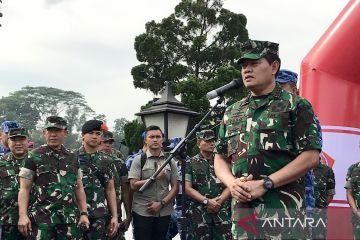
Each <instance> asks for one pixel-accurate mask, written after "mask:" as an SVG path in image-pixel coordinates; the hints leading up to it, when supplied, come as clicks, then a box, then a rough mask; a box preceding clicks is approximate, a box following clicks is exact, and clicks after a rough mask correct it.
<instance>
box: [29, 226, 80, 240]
mask: <svg viewBox="0 0 360 240" xmlns="http://www.w3.org/2000/svg"><path fill="white" fill-rule="evenodd" d="M27 239H28V240H35V239H37V240H38V239H40V240H53V239H54V240H55V239H56V240H62V239H64V240H65V239H66V240H68V239H69V240H75V239H82V232H81V231H80V229H78V228H77V225H76V224H75V223H73V224H47V223H35V224H34V223H33V224H32V231H31V232H30V234H29V236H28V237H27Z"/></svg>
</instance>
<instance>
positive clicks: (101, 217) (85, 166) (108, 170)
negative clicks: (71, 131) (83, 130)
mask: <svg viewBox="0 0 360 240" xmlns="http://www.w3.org/2000/svg"><path fill="white" fill-rule="evenodd" d="M77 155H78V159H79V162H80V168H81V170H82V172H83V179H82V181H83V184H84V190H85V194H86V204H87V209H88V212H89V221H90V229H89V230H88V231H87V235H89V236H91V239H105V238H106V236H105V234H106V225H105V223H106V218H107V217H109V214H110V213H109V212H108V206H107V203H106V195H105V186H106V184H107V183H108V182H109V181H110V180H113V179H114V172H113V169H114V166H113V160H112V159H111V158H110V156H108V155H105V154H104V153H101V152H96V153H92V154H89V153H86V152H85V149H84V147H81V148H80V149H79V150H78V151H77ZM92 167H94V168H92ZM115 177H117V176H115Z"/></svg>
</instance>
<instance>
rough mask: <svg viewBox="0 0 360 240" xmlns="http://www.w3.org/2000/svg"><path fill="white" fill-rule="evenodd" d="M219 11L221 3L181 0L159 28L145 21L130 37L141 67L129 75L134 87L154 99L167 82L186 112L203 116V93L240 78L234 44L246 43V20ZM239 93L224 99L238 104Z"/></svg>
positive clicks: (205, 106) (206, 106)
mask: <svg viewBox="0 0 360 240" xmlns="http://www.w3.org/2000/svg"><path fill="white" fill-rule="evenodd" d="M222 6H223V1H222V0H196V1H195V0H182V1H181V2H180V3H179V4H178V5H177V6H176V7H175V12H174V13H173V14H171V15H170V16H168V17H166V18H164V19H163V20H162V21H161V22H160V23H156V22H155V21H150V22H148V23H147V24H146V26H145V28H146V32H145V33H142V34H140V35H138V36H137V37H136V38H135V44H134V47H135V50H136V57H137V59H138V60H139V61H140V62H141V64H139V65H137V66H135V67H133V68H132V71H131V74H132V75H133V79H134V81H133V83H134V86H135V87H136V88H143V89H147V90H150V91H151V92H153V93H154V94H158V93H159V92H160V90H161V89H162V88H163V86H164V85H165V81H168V82H170V83H172V84H171V86H172V88H173V91H174V93H175V94H181V100H182V102H183V103H184V104H185V105H186V106H187V107H189V108H190V109H192V110H194V111H198V112H200V113H201V114H205V112H206V111H207V110H208V109H209V107H210V103H209V101H208V100H207V99H206V97H205V95H206V93H207V92H208V91H210V90H212V89H215V88H218V87H220V86H222V85H224V84H227V83H228V82H230V81H231V80H232V79H233V78H239V77H240V72H239V70H238V69H237V64H236V60H237V59H238V58H239V57H240V46H239V45H240V43H241V42H244V41H246V40H247V39H248V33H247V30H246V27H245V26H246V23H247V20H246V17H245V16H244V15H243V14H237V13H233V12H231V11H229V10H227V9H224V8H222ZM243 89H244V88H243ZM243 89H241V90H237V91H236V92H235V91H234V92H233V93H230V94H228V95H226V98H227V100H228V101H230V102H233V101H235V100H236V99H239V98H240V97H241V96H243V95H244V92H245V90H243ZM220 112H221V111H220Z"/></svg>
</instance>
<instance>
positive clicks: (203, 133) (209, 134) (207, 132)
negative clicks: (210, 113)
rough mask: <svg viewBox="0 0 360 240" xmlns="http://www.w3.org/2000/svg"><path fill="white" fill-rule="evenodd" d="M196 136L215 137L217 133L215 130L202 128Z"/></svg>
mask: <svg viewBox="0 0 360 240" xmlns="http://www.w3.org/2000/svg"><path fill="white" fill-rule="evenodd" d="M196 138H197V139H204V140H210V139H215V133H214V131H213V130H202V131H200V132H197V133H196Z"/></svg>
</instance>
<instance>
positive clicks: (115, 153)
mask: <svg viewBox="0 0 360 240" xmlns="http://www.w3.org/2000/svg"><path fill="white" fill-rule="evenodd" d="M110 155H112V156H114V157H117V158H119V159H121V161H122V162H124V163H125V161H124V159H125V158H124V155H123V154H122V153H121V152H120V151H119V150H116V149H114V148H113V149H111V153H110Z"/></svg>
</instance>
